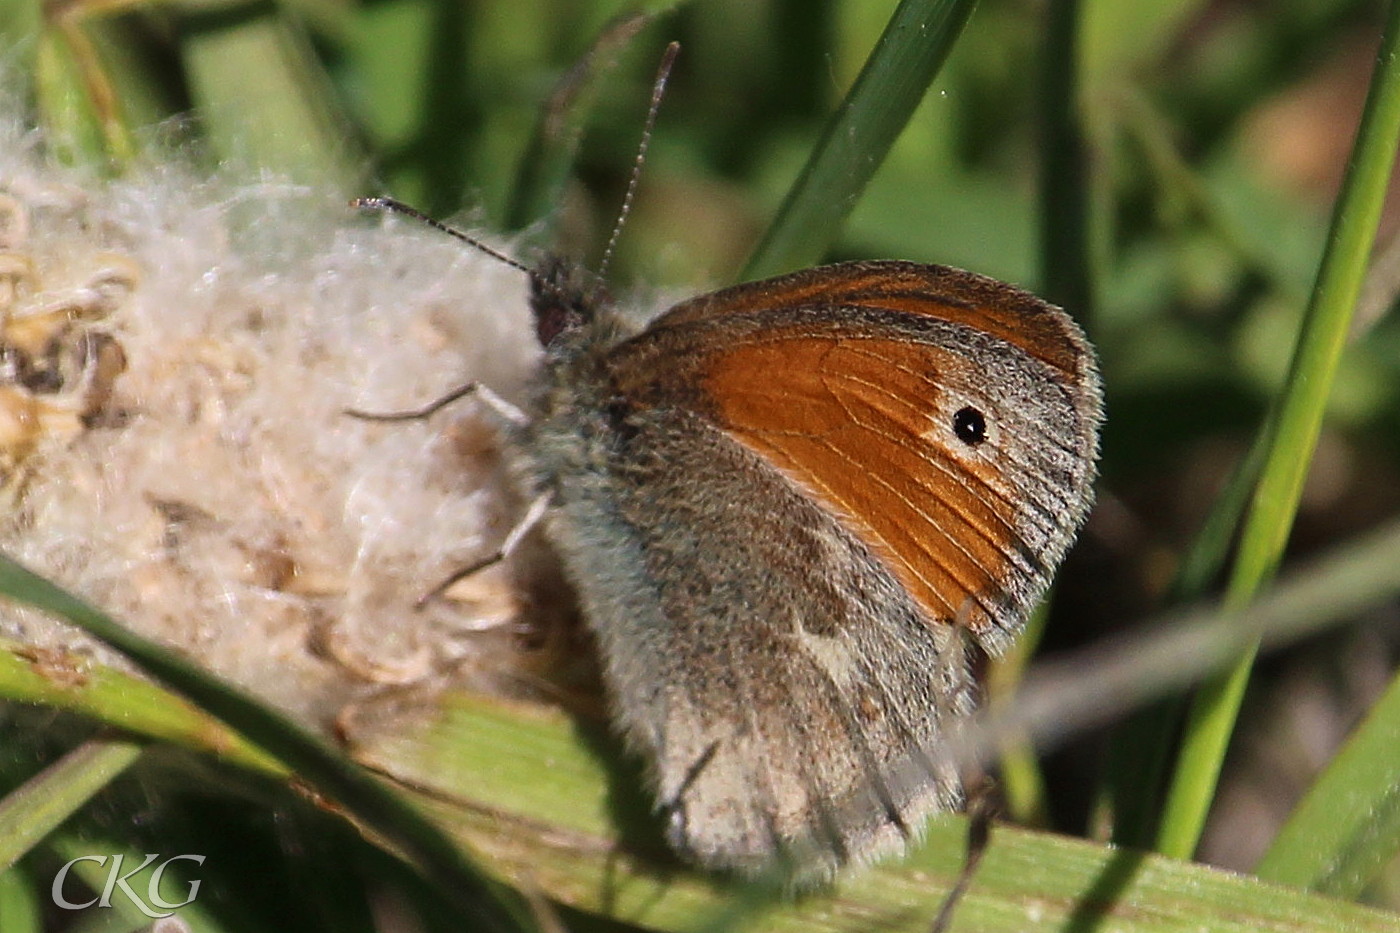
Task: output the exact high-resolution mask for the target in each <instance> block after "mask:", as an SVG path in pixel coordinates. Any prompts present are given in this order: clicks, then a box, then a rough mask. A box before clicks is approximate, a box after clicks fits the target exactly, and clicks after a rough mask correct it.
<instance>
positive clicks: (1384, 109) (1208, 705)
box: [1158, 2, 1400, 858]
mask: <svg viewBox="0 0 1400 933" xmlns="http://www.w3.org/2000/svg"><path fill="white" fill-rule="evenodd" d="M1397 52H1400V2H1393V3H1391V5H1390V8H1389V11H1388V14H1387V22H1386V30H1385V34H1384V36H1383V37H1382V39H1381V51H1380V56H1379V59H1378V63H1377V65H1376V69H1375V72H1374V73H1373V74H1372V77H1371V90H1370V93H1369V94H1368V96H1367V100H1366V108H1365V111H1364V113H1363V114H1362V118H1361V125H1360V128H1359V130H1358V132H1357V140H1356V144H1355V147H1354V149H1353V152H1352V160H1351V164H1350V165H1349V166H1348V168H1347V174H1346V179H1345V181H1344V183H1343V186H1342V191H1341V194H1340V195H1339V197H1338V201H1337V205H1336V208H1335V210H1334V213H1333V220H1332V230H1331V233H1330V234H1329V237H1328V242H1327V248H1326V250H1325V252H1324V253H1323V257H1322V263H1321V266H1320V267H1319V269H1318V274H1317V281H1316V284H1315V286H1314V288H1313V293H1312V297H1311V300H1310V301H1309V304H1308V309H1307V313H1306V315H1305V317H1304V321H1303V327H1302V330H1301V331H1300V333H1299V336H1298V343H1297V347H1296V349H1295V351H1294V356H1293V362H1292V364H1291V366H1290V370H1289V376H1288V379H1287V382H1286V384H1285V386H1284V389H1283V394H1282V396H1281V397H1280V399H1279V404H1278V408H1277V418H1276V419H1275V421H1274V424H1275V426H1276V427H1275V431H1274V434H1273V437H1272V438H1271V443H1270V444H1269V446H1268V453H1267V455H1266V458H1265V461H1264V467H1263V471H1262V473H1261V475H1260V480H1259V485H1258V487H1257V488H1256V489H1255V492H1254V496H1253V498H1252V500H1251V502H1250V509H1249V513H1248V516H1247V518H1246V520H1245V526H1244V531H1243V533H1242V536H1241V539H1240V547H1239V551H1238V555H1237V557H1236V560H1235V564H1234V567H1233V569H1232V572H1231V577H1230V582H1229V586H1228V589H1227V595H1226V605H1227V607H1229V608H1231V609H1235V610H1238V609H1240V608H1241V607H1243V606H1244V605H1246V604H1247V603H1249V601H1250V600H1252V599H1253V598H1254V595H1255V594H1256V593H1257V592H1258V591H1259V589H1260V587H1262V586H1263V585H1264V584H1266V583H1267V582H1268V580H1269V579H1270V578H1271V577H1272V576H1273V574H1274V573H1275V572H1276V570H1277V568H1278V564H1279V561H1280V560H1281V558H1282V555H1283V549H1284V546H1285V544H1286V543H1287V541H1288V535H1289V532H1290V530H1291V529H1292V526H1293V518H1294V515H1295V513H1296V512H1297V508H1298V500H1299V497H1300V495H1301V493H1302V487H1303V481H1304V479H1305V478H1306V476H1307V469H1308V464H1309V462H1310V461H1311V459H1312V453H1313V449H1314V447H1315V446H1316V443H1317V437H1318V434H1319V432H1320V431H1321V427H1322V418H1323V414H1324V412H1325V409H1326V404H1327V396H1328V394H1329V390H1330V388H1331V386H1332V382H1333V378H1334V376H1335V374H1336V371H1337V366H1338V363H1339V360H1340V358H1341V354H1342V349H1343V347H1344V346H1345V344H1346V337H1347V333H1348V330H1349V329H1350V325H1351V318H1352V312H1353V310H1354V308H1355V306H1356V300H1357V297H1358V295H1359V294H1360V291H1361V284H1362V282H1363V280H1364V279H1365V274H1366V267H1367V261H1368V259H1369V257H1370V251H1371V245H1372V243H1373V241H1374V238H1375V232H1376V227H1377V224H1378V223H1379V220H1380V213H1381V208H1382V206H1383V204H1384V201H1385V192H1386V187H1387V185H1388V183H1389V179H1390V171H1391V166H1392V164H1393V163H1394V160H1395V151H1396V144H1397V140H1400V55H1397ZM1253 660H1254V651H1253V650H1246V651H1245V652H1244V654H1243V656H1242V657H1241V659H1240V661H1239V662H1238V663H1237V664H1236V666H1235V667H1234V668H1233V669H1232V670H1231V671H1229V672H1228V673H1226V674H1225V675H1224V676H1222V677H1219V678H1217V679H1215V680H1212V681H1211V682H1210V683H1208V684H1206V685H1205V686H1204V688H1203V689H1202V690H1201V691H1200V692H1199V693H1198V694H1197V696H1196V699H1195V700H1194V702H1193V705H1192V709H1191V713H1190V715H1189V717H1188V722H1187V728H1186V733H1185V740H1184V743H1183V749H1182V755H1181V759H1180V761H1179V763H1178V766H1177V770H1176V773H1175V774H1174V776H1173V780H1172V785H1171V789H1170V791H1169V793H1168V797H1167V803H1166V808H1165V814H1164V819H1163V823H1162V832H1161V834H1160V835H1159V837H1158V849H1159V850H1160V851H1161V852H1163V853H1166V854H1169V855H1174V856H1177V857H1180V858H1188V857H1190V855H1191V854H1192V853H1193V852H1194V851H1195V848H1196V843H1197V841H1198V840H1199V839H1200V835H1201V831H1202V828H1203V827H1204V825H1205V819H1206V814H1207V812H1208V810H1209V808H1210V803H1211V801H1212V799H1213V798H1214V796H1215V786H1216V782H1217V780H1218V777H1219V773H1220V767H1221V763H1222V761H1223V760H1224V756H1225V750H1226V747H1227V745H1228V744H1229V740H1230V735H1231V733H1232V732H1233V730H1234V724H1235V719H1236V716H1237V715H1238V711H1239V705H1240V702H1241V700H1242V698H1243V696H1244V689H1245V686H1246V684H1247V683H1248V680H1249V674H1250V670H1251V668H1252V665H1253Z"/></svg>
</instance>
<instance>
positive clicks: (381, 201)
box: [350, 198, 536, 279]
mask: <svg viewBox="0 0 1400 933" xmlns="http://www.w3.org/2000/svg"><path fill="white" fill-rule="evenodd" d="M350 206H351V207H357V208H360V209H362V210H367V211H385V212H388V213H391V214H403V215H404V216H406V217H412V218H413V219H414V220H417V221H420V222H422V223H425V224H427V225H428V226H429V227H432V228H433V229H434V230H441V231H442V232H443V233H446V234H448V235H449V236H454V237H456V238H457V239H459V240H461V241H462V242H463V243H466V244H467V245H469V246H472V247H474V248H476V249H479V250H481V251H482V252H483V253H485V254H486V255H488V256H490V257H491V258H492V259H499V260H500V261H501V262H503V263H505V264H506V265H508V266H510V267H511V268H514V269H519V270H520V271H521V272H524V273H525V274H526V275H528V276H530V278H532V279H533V278H536V273H535V270H534V269H531V268H530V267H529V266H527V265H525V264H524V263H523V262H521V261H520V260H518V259H512V258H511V257H509V256H507V255H506V254H505V253H503V252H501V251H500V250H498V249H494V248H493V247H490V246H487V245H486V244H485V243H483V242H481V241H480V240H478V239H477V238H476V237H474V236H470V235H468V234H466V233H463V232H462V231H461V230H458V229H457V228H456V227H449V226H448V225H447V224H445V223H443V222H442V221H440V220H436V219H434V218H432V217H429V216H428V215H427V214H425V213H423V212H422V211H420V210H418V208H416V207H409V206H408V205H407V204H405V203H403V202H402V201H395V200H394V199H393V198H355V199H354V200H352V201H351V202H350Z"/></svg>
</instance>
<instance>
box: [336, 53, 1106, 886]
mask: <svg viewBox="0 0 1400 933" xmlns="http://www.w3.org/2000/svg"><path fill="white" fill-rule="evenodd" d="M668 56H669V57H670V58H674V46H673V47H672V48H671V49H669V50H668ZM668 63H669V59H668ZM663 83H664V70H663V75H662V77H660V78H659V79H658V82H657V88H656V90H655V91H654V95H653V104H652V112H651V114H649V116H648V124H647V131H646V133H647V134H649V132H650V124H651V119H652V118H653V117H654V115H655V108H656V104H657V102H658V99H659V94H660V87H661V85H662V84H663ZM645 139H646V134H644V137H643V140H644V142H643V146H644V147H645ZM640 162H641V155H640V154H639V156H638V167H640ZM633 183H634V184H635V174H634V176H633ZM630 198H631V189H630V188H629V192H628V199H629V200H630ZM356 203H357V204H359V205H360V206H364V207H372V208H378V209H390V210H395V211H398V212H401V213H406V214H409V215H412V216H414V217H417V218H419V219H421V220H424V221H426V222H428V223H429V224H432V225H433V226H435V227H438V228H439V229H442V230H445V231H446V232H448V233H451V234H453V235H455V236H458V237H460V238H462V239H464V240H467V241H468V242H469V243H472V244H473V245H474V246H477V247H478V248H481V249H483V250H485V251H486V252H488V253H490V254H491V255H494V256H496V257H497V258H499V259H502V260H503V261H505V262H507V263H510V264H511V265H514V266H516V267H517V268H521V269H523V270H524V271H526V272H527V273H528V274H529V276H530V280H531V289H532V301H531V305H532V308H533V311H534V317H535V329H536V334H537V336H538V338H539V340H540V343H541V344H542V345H543V347H544V351H545V358H544V365H543V370H542V372H541V373H540V375H539V377H538V379H537V381H536V383H535V387H534V393H533V396H532V399H531V402H530V406H529V410H528V411H527V412H524V413H519V412H513V411H512V410H511V409H510V406H509V405H508V404H507V403H505V402H502V401H501V400H499V399H496V398H495V397H494V396H492V395H490V394H489V393H483V395H484V397H485V400H486V401H488V402H490V403H492V404H493V406H494V407H496V408H497V409H499V410H502V411H503V412H505V413H506V414H507V415H508V417H506V418H504V419H503V421H504V422H505V423H504V424H503V430H504V431H505V433H506V437H507V441H508V443H509V445H510V446H511V447H512V448H513V450H514V452H515V453H516V455H517V459H518V461H519V468H520V472H521V474H522V481H523V483H524V485H526V486H527V487H528V488H529V491H530V492H531V493H532V494H533V495H534V501H535V506H534V507H532V508H531V510H530V512H529V514H528V515H527V516H526V518H525V520H524V521H522V523H521V524H520V526H518V527H517V528H516V529H515V531H513V532H512V533H511V535H510V537H509V538H508V539H507V544H506V545H505V546H503V548H502V549H501V552H500V553H498V554H497V555H496V556H497V557H499V556H500V554H501V553H504V552H506V551H508V550H509V549H510V547H511V545H512V544H513V543H514V542H516V541H518V540H519V538H520V536H521V534H523V532H524V530H525V529H526V528H527V527H528V526H529V525H530V524H532V523H533V521H534V520H535V519H537V518H539V517H541V516H542V517H543V518H544V520H545V524H546V531H547V533H548V536H549V537H550V539H551V540H552V541H553V543H554V545H555V546H556V547H557V549H558V551H559V552H560V554H561V556H562V558H563V562H564V567H565V570H566V571H567V573H568V575H569V577H570V578H571V580H572V582H573V584H574V586H575V588H576V589H577V592H578V595H579V600H580V602H581V604H582V609H583V612H584V615H585V617H586V619H587V621H588V624H589V626H590V627H591V628H592V630H593V632H594V634H595V635H596V636H597V639H598V643H599V646H600V648H601V654H602V661H603V669H604V670H603V673H604V678H605V681H606V685H607V687H608V691H609V694H610V700H611V705H612V710H613V716H614V719H615V721H616V723H617V725H618V726H619V727H620V729H621V731H622V733H623V735H624V736H625V738H626V739H627V741H628V743H629V744H630V745H631V747H632V748H633V749H635V750H636V751H638V752H639V753H641V755H642V756H644V758H645V759H646V761H647V763H648V766H649V768H648V771H649V777H650V781H651V783H652V785H653V788H654V790H655V794H656V798H657V804H658V807H659V809H660V810H661V812H662V814H663V816H664V819H665V824H666V834H667V837H668V839H669V841H670V842H671V844H672V846H673V847H674V848H675V849H677V850H678V851H679V852H680V853H682V854H683V855H685V856H687V857H689V858H690V859H692V860H693V861H695V862H698V863H700V864H701V865H704V866H706V867H709V868H716V869H724V870H735V871H739V872H741V873H743V874H748V875H770V876H771V875H776V876H779V877H782V878H785V879H786V880H788V881H789V882H791V883H793V884H797V885H801V884H810V883H814V882H819V881H821V880H823V879H825V878H828V877H830V876H831V875H832V874H834V873H835V872H836V871H837V870H838V869H839V868H841V867H842V866H844V865H846V864H847V863H850V862H864V861H869V860H871V859H873V858H875V857H877V856H879V855H881V854H884V853H886V852H890V851H896V850H899V849H901V848H902V847H903V846H904V845H905V844H906V843H907V842H908V841H909V840H910V839H911V838H912V837H913V836H914V835H915V834H916V833H917V832H918V831H919V829H920V828H921V826H922V823H923V821H924V819H925V818H926V817H927V816H928V815H929V814H931V813H934V812H937V811H943V810H949V809H952V808H954V807H956V806H958V805H959V804H960V803H961V801H962V786H961V780H960V775H959V766H960V762H959V761H957V760H955V758H954V756H953V754H952V753H951V752H950V750H949V745H950V743H949V741H948V740H949V738H950V736H951V734H952V732H953V730H954V729H956V728H957V727H958V726H959V725H960V724H961V723H963V722H964V721H965V720H966V719H967V718H968V717H969V716H970V714H971V713H972V711H973V707H974V705H975V698H976V682H975V676H974V671H975V668H976V667H977V661H978V660H979V659H981V658H982V657H984V656H985V655H987V654H995V653H997V652H999V651H1001V650H1002V649H1004V648H1005V647H1006V646H1007V644H1008V643H1009V642H1010V640H1011V639H1012V638H1013V637H1014V636H1015V635H1016V633H1017V632H1018V631H1019V630H1020V628H1021V627H1022V625H1023V624H1024V623H1025V619H1026V615H1027V613H1029V612H1030V611H1031V609H1032V608H1033V607H1034V606H1035V604H1036V602H1037V601H1038V600H1039V599H1040V598H1041V597H1042V596H1043V595H1044V593H1045V590H1046V587H1048V586H1049V584H1050V578H1051V575H1052V574H1053V572H1054V569H1055V567H1056V565H1057V564H1058V563H1059V562H1060V559H1061V558H1062V557H1063V556H1064V553H1065V551H1066V550H1067V549H1068V547H1069V545H1070V542H1071V541H1072V540H1073V538H1074V535H1075V533H1076V532H1077V531H1078V529H1079V527H1080V525H1081V524H1082V523H1083V521H1084V517H1085V514H1086V513H1087V512H1088V509H1089V505H1090V502H1091V501H1092V498H1093V488H1092V487H1093V480H1094V462H1095V459H1096V457H1097V452H1098V432H1099V423H1100V420H1101V400H1100V387H1099V376H1098V369H1097V365H1096V363H1095V359H1094V353H1093V350H1092V349H1091V348H1090V346H1089V345H1088V343H1087V342H1086V341H1085V339H1084V336H1083V334H1082V333H1081V332H1080V330H1079V327H1078V326H1077V325H1076V324H1075V323H1074V321H1073V319H1071V318H1070V316H1069V315H1067V314H1066V313H1065V312H1064V311H1062V310H1061V309H1059V308H1057V307H1055V306H1053V305H1050V304H1048V303H1046V302H1044V301H1041V300H1040V299H1039V298H1036V297H1035V296H1034V295H1031V294H1029V293H1027V292H1024V291H1021V290H1020V289H1017V288H1013V287H1012V286H1010V285H1006V284H1003V283H1001V282H997V281H995V280H993V279H989V278H985V277H983V276H980V275H975V274H973V273H970V272H963V271H961V270H958V269H950V268H946V267H943V266H932V265H921V264H918V263H912V262H849V263H841V264H839V265H831V266H821V267H818V268H814V269H807V270H805V271H802V272H796V273H793V274H791V275H784V276H779V277H777V278H773V279H768V280H765V281H762V282H752V283H749V284H745V285H737V286H734V287H732V288H726V289H721V290H720V291H717V292H712V293H710V294H708V295H701V296H700V297H698V298H692V299H690V300H689V301H685V302H682V303H681V304H679V305H676V306H675V307H673V308H671V309H670V310H669V311H667V312H665V313H664V314H662V315H660V316H659V317H657V318H656V319H655V320H653V321H652V322H651V323H650V324H648V325H646V326H645V327H638V326H637V325H635V324H634V323H632V322H631V321H630V320H629V319H628V318H627V317H625V316H624V315H622V314H620V313H619V312H618V311H617V310H616V308H615V307H614V306H613V305H612V304H611V303H610V302H609V301H608V300H606V298H605V297H603V296H602V295H601V293H600V291H599V290H597V289H590V288H586V287H584V286H582V285H581V284H580V283H579V282H578V281H577V280H576V279H575V278H574V276H573V275H572V270H571V269H570V268H569V267H567V266H565V265H564V264H563V263H560V262H557V261H555V262H550V263H546V264H545V266H544V267H543V268H541V269H538V270H532V269H529V268H527V267H525V266H523V265H521V264H519V263H517V262H516V261H515V260H513V259H510V258H509V257H507V256H503V255H501V254H500V253H498V252H496V251H495V250H492V249H490V248H489V247H486V246H485V245H484V244H481V243H479V242H477V241H475V240H473V239H471V238H470V237H467V236H465V235H463V234H461V233H458V232H457V231H455V230H452V229H451V228H448V227H445V226H444V225H442V224H439V223H437V222H436V221H433V220H431V219H430V218H427V217H425V216H424V215H423V214H421V213H420V212H418V211H415V210H413V209H412V208H409V207H406V206H405V205H403V204H400V203H399V202H396V201H393V200H391V199H387V198H371V199H363V200H361V201H358V202H356ZM624 213H625V207H624ZM616 233H617V231H616V230H615V231H614V241H615V240H616ZM609 248H610V249H611V246H610V247H609ZM488 562H489V561H488ZM477 566H481V565H480V564H478V565H477Z"/></svg>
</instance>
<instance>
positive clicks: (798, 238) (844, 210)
mask: <svg viewBox="0 0 1400 933" xmlns="http://www.w3.org/2000/svg"><path fill="white" fill-rule="evenodd" d="M974 6H976V0H901V2H900V4H899V6H898V8H896V10H895V11H894V15H893V16H892V17H891V18H890V22H889V25H888V26H887V27H885V32H884V34H883V35H882V36H880V41H879V42H878V43H877V44H876V46H875V49H874V51H872V52H871V53H870V58H869V59H868V60H867V61H866V63H865V67H864V68H863V69H861V73H860V75H859V77H857V78H856V81H855V84H853V85H852V86H851V89H850V91H849V92H848V93H847V95H846V98H845V100H843V101H842V102H841V105H840V106H839V107H838V108H837V110H836V113H835V114H833V115H832V117H831V119H830V120H829V121H828V122H827V124H826V128H825V129H824V130H823V132H822V136H821V139H820V140H819V141H818V142H817V146H816V148H815V149H813V150H812V154H811V156H810V157H809V158H808V160H807V164H806V165H805V166H804V167H803V169H802V173H801V175H799V176H798V179H797V181H796V183H795V184H794V185H793V186H792V188H791V189H790V190H789V191H788V195H787V198H786V199H785V200H784V201H783V204H782V207H780V208H779V210H778V216H777V217H776V218H775V219H774V220H773V223H772V225H771V226H770V227H769V228H768V232H767V234H766V235H765V236H764V239H763V241H762V242H761V243H760V244H759V246H758V248H757V249H756V250H755V251H754V253H753V256H752V257H750V259H749V263H748V266H747V268H746V269H745V270H744V278H748V279H756V278H763V277H764V276H769V275H776V274H778V273H780V272H788V271H791V270H792V269H796V268H800V267H802V266H810V265H812V264H813V263H815V262H818V261H820V260H821V258H822V256H823V254H824V253H825V252H826V250H827V248H828V247H829V246H830V245H831V242H832V240H834V239H835V237H836V233H837V230H838V229H839V227H840V225H841V222H842V221H843V220H845V218H846V215H847V214H849V213H850V212H851V209H852V208H853V207H855V204H856V200H857V198H859V197H860V193H861V191H863V190H864V188H865V185H866V183H867V182H869V181H870V179H871V177H872V176H873V175H874V174H875V171H876V169H878V168H879V167H880V164H881V162H883V161H884V158H885V155H886V154H887V153H888V152H889V149H890V146H892V145H894V141H895V139H896V138H897V137H898V136H899V133H900V131H901V130H902V129H904V125H905V124H906V123H907V122H908V121H909V117H910V115H911V114H912V113H913V112H914V108H915V107H917V106H918V105H919V102H920V101H921V100H923V97H924V93H925V92H926V91H927V90H928V86H929V84H930V83H931V82H932V81H933V78H934V76H935V75H936V74H937V73H938V69H939V68H940V67H942V65H943V61H944V60H945V59H946V58H947V57H948V52H949V51H950V50H951V49H952V47H953V43H954V41H956V39H957V37H958V35H959V34H960V33H961V32H962V28H963V25H964V24H965V23H966V22H967V20H968V17H969V16H971V15H972V8H973V7H974Z"/></svg>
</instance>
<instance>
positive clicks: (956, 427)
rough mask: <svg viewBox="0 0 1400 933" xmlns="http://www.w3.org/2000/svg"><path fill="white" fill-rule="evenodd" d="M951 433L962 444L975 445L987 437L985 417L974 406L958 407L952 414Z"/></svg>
mask: <svg viewBox="0 0 1400 933" xmlns="http://www.w3.org/2000/svg"><path fill="white" fill-rule="evenodd" d="M953 433H954V434H956V435H957V436H958V440H960V441H962V442H963V443H964V444H967V445H968V446H970V447H975V446H977V445H978V444H980V443H982V442H983V441H985V440H986V439H987V419H986V418H984V417H982V413H981V412H980V411H978V410H977V409H975V408H972V407H970V406H969V407H967V408H960V409H958V413H957V414H956V415H954V416H953Z"/></svg>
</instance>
